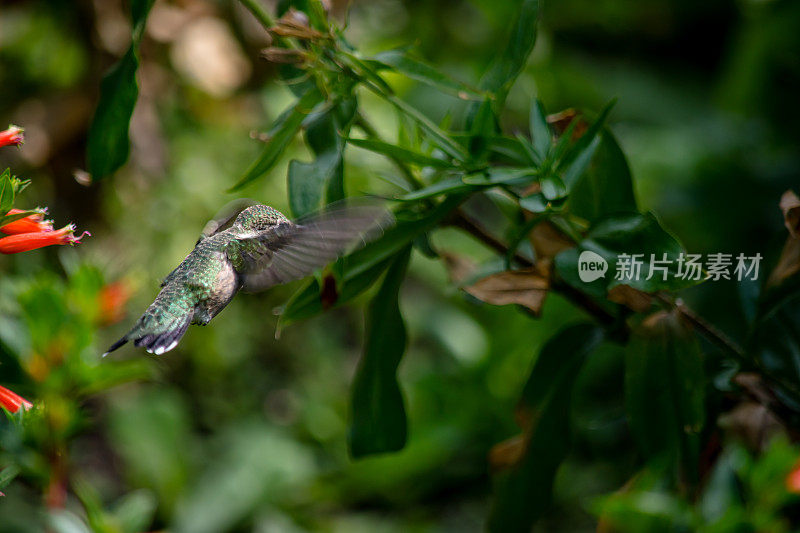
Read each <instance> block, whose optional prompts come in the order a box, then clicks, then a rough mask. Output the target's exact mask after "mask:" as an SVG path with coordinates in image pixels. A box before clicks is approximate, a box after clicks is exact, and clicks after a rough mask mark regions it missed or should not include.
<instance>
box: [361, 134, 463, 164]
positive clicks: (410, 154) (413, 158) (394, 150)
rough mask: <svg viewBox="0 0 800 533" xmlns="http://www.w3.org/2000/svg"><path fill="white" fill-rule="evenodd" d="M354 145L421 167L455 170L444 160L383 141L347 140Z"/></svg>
mask: <svg viewBox="0 0 800 533" xmlns="http://www.w3.org/2000/svg"><path fill="white" fill-rule="evenodd" d="M347 142H349V143H350V144H352V145H355V146H358V147H359V148H364V149H365V150H370V151H372V152H376V153H379V154H381V155H385V156H387V157H394V158H397V159H401V160H402V161H405V162H407V163H412V164H414V165H417V166H420V167H433V168H453V167H454V165H453V164H452V163H451V162H449V161H446V160H444V159H437V158H435V157H431V156H429V155H425V154H421V153H419V152H415V151H413V150H409V149H408V148H403V147H401V146H397V145H394V144H389V143H386V142H382V141H376V140H373V139H347Z"/></svg>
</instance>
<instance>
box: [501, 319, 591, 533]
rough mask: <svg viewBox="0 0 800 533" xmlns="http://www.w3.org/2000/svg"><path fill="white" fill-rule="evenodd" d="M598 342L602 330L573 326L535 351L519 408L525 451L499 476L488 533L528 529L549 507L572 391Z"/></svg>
mask: <svg viewBox="0 0 800 533" xmlns="http://www.w3.org/2000/svg"><path fill="white" fill-rule="evenodd" d="M602 340H603V331H602V330H601V329H600V328H598V327H596V326H593V325H591V324H577V325H574V326H569V327H567V328H564V329H563V330H561V331H559V332H558V333H556V334H555V335H554V336H553V337H551V338H550V339H549V340H548V341H547V343H546V344H545V345H544V347H543V348H542V350H541V352H540V353H539V357H538V358H537V359H536V364H535V366H534V367H533V370H532V371H531V374H530V377H528V381H527V383H526V384H525V388H524V390H523V391H522V397H521V398H520V402H519V407H518V411H519V417H520V418H521V419H523V420H524V421H525V423H526V424H528V425H529V427H527V428H525V432H524V434H523V438H524V445H525V448H524V452H523V455H522V457H521V458H520V459H519V462H518V463H517V464H515V465H513V466H511V467H510V468H509V469H508V471H504V472H501V473H500V474H498V475H497V479H496V481H495V499H494V507H493V508H492V511H491V514H490V517H489V530H490V531H520V532H522V531H529V530H530V528H531V526H532V525H533V523H534V522H535V521H536V520H537V519H538V518H539V517H540V516H541V515H542V513H543V512H544V511H545V510H546V509H547V507H548V505H549V504H550V500H551V498H552V494H551V492H552V486H553V478H554V477H555V474H556V470H557V469H558V466H559V465H560V464H561V462H562V461H563V460H564V458H565V457H566V455H567V453H568V452H569V441H570V425H571V409H570V405H571V398H572V388H573V386H574V384H575V380H576V379H577V376H578V372H579V371H580V369H581V366H582V365H583V362H584V361H585V359H586V358H587V357H588V356H589V355H590V354H591V353H592V351H593V350H594V349H595V348H596V347H597V346H598V345H599V344H600V342H601V341H602Z"/></svg>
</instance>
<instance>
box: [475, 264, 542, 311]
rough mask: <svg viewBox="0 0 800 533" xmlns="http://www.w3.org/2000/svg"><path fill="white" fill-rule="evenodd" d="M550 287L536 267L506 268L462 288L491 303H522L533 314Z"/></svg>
mask: <svg viewBox="0 0 800 533" xmlns="http://www.w3.org/2000/svg"><path fill="white" fill-rule="evenodd" d="M549 288H550V281H549V279H548V278H547V277H546V276H544V275H542V273H541V272H540V270H538V269H536V268H531V269H526V270H507V271H505V272H498V273H497V274H492V275H491V276H487V277H485V278H483V279H480V280H478V282H477V283H475V284H474V285H470V286H469V287H464V290H465V291H466V292H468V293H469V294H471V295H472V296H474V297H475V298H477V299H479V300H481V301H482V302H486V303H488V304H492V305H510V304H518V305H522V306H524V307H526V308H528V309H530V310H531V311H533V312H534V313H535V314H537V315H538V314H539V313H540V312H541V310H542V304H543V303H544V299H545V297H546V296H547V290H548V289H549Z"/></svg>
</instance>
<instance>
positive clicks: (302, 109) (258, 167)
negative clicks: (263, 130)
mask: <svg viewBox="0 0 800 533" xmlns="http://www.w3.org/2000/svg"><path fill="white" fill-rule="evenodd" d="M322 99H323V96H322V93H321V92H319V90H317V89H316V87H315V88H314V89H312V90H310V91H308V92H307V93H306V94H304V95H303V96H302V97H301V98H300V99H299V100H298V101H297V102H295V104H294V105H293V106H292V107H291V108H290V110H288V112H284V113H282V114H281V115H280V116H279V117H278V120H277V121H276V122H275V123H274V124H273V125H272V128H271V129H270V139H269V141H268V142H267V145H266V146H265V147H264V150H262V152H261V154H260V155H259V156H258V158H257V159H256V160H255V161H254V162H253V164H252V165H250V168H248V169H247V171H246V172H245V173H244V175H243V176H242V177H241V178H240V179H239V181H238V182H237V183H236V185H234V186H233V187H231V188H230V189H229V190H228V192H233V191H237V190H239V189H241V188H243V187H245V186H246V185H248V184H250V183H251V182H253V181H255V180H256V179H258V178H260V177H261V176H263V175H264V174H266V173H267V172H268V171H269V170H270V169H271V168H272V167H273V166H275V163H277V162H278V160H279V159H280V156H281V155H282V154H283V152H284V150H285V149H286V147H287V146H288V145H289V143H290V142H291V140H292V139H293V138H294V136H295V134H296V133H297V130H299V129H300V126H301V125H302V124H303V120H305V118H306V116H307V115H308V114H309V113H311V112H312V111H313V109H314V107H315V106H316V105H317V104H318V103H320V102H321V101H322Z"/></svg>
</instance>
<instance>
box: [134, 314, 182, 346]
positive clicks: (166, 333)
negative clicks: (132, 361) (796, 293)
mask: <svg viewBox="0 0 800 533" xmlns="http://www.w3.org/2000/svg"><path fill="white" fill-rule="evenodd" d="M193 316H194V312H189V313H187V314H185V315H183V316H182V317H180V318H177V319H175V320H173V321H171V322H170V323H168V324H166V325H165V326H164V327H163V329H161V330H160V331H158V332H149V333H146V334H142V335H140V336H139V337H138V338H137V339H135V340H134V341H133V344H134V345H135V346H142V347H144V349H145V350H147V351H148V352H150V353H152V354H155V355H161V354H162V353H166V352H168V351H170V350H172V349H173V348H175V347H176V346H177V345H178V342H179V341H180V340H181V338H182V337H183V335H184V334H185V333H186V330H187V329H188V328H189V324H191V322H192V317H193Z"/></svg>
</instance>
